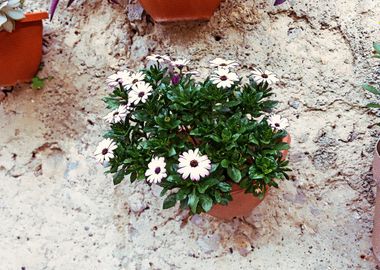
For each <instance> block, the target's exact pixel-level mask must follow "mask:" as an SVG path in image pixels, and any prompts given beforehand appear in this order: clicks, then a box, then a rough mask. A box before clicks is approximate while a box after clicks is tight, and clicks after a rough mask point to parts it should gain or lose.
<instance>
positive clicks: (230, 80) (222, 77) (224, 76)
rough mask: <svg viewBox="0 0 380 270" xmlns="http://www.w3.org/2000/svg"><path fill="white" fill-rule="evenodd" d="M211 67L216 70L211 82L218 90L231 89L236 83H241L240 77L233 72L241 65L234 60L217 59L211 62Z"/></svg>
mask: <svg viewBox="0 0 380 270" xmlns="http://www.w3.org/2000/svg"><path fill="white" fill-rule="evenodd" d="M210 66H211V67H213V68H216V70H215V71H214V72H213V73H212V74H211V76H210V80H211V82H212V83H213V84H215V85H216V87H218V88H230V87H231V86H232V85H234V84H235V83H236V82H238V81H239V76H238V75H237V74H236V73H235V72H233V71H231V70H232V69H233V68H235V67H237V66H239V64H238V63H237V62H235V61H233V60H225V59H222V58H216V59H214V60H212V61H210Z"/></svg>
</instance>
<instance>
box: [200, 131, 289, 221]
mask: <svg viewBox="0 0 380 270" xmlns="http://www.w3.org/2000/svg"><path fill="white" fill-rule="evenodd" d="M282 141H283V142H286V143H290V141H291V139H290V136H289V135H288V136H286V137H285V138H284V139H283V140H282ZM282 155H283V158H284V159H285V158H286V156H287V155H288V150H284V151H282ZM231 195H232V201H230V202H229V203H228V204H227V205H221V204H216V205H214V206H213V207H212V208H211V210H210V211H209V212H207V214H209V215H211V216H214V217H217V218H221V219H226V220H231V219H233V218H234V217H246V216H248V215H249V214H250V213H251V212H252V210H253V209H255V208H256V207H257V206H258V205H259V204H260V203H261V202H262V200H260V199H259V198H257V197H256V196H253V194H252V193H245V190H244V189H242V188H240V187H239V185H237V184H235V183H234V184H232V191H231Z"/></svg>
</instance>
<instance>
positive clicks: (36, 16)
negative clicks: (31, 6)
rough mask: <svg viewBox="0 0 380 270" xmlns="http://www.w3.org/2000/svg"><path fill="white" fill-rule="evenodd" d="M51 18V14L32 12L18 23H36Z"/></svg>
mask: <svg viewBox="0 0 380 270" xmlns="http://www.w3.org/2000/svg"><path fill="white" fill-rule="evenodd" d="M48 18H49V13H47V12H45V11H42V12H30V13H26V14H25V18H24V19H22V20H20V21H18V22H20V23H27V22H35V21H42V20H44V19H48Z"/></svg>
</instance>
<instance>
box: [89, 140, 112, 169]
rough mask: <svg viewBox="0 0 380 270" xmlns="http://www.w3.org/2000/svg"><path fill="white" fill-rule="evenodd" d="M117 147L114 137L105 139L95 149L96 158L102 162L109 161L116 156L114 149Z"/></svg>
mask: <svg viewBox="0 0 380 270" xmlns="http://www.w3.org/2000/svg"><path fill="white" fill-rule="evenodd" d="M116 148H117V145H116V143H115V142H114V141H113V140H112V139H104V140H103V141H101V142H100V143H99V145H98V147H97V148H96V150H95V153H94V154H95V158H96V159H97V160H98V161H99V162H100V163H102V164H103V163H104V162H105V161H106V162H108V161H109V160H110V159H111V158H114V156H115V155H114V154H113V151H114V150H115V149H116Z"/></svg>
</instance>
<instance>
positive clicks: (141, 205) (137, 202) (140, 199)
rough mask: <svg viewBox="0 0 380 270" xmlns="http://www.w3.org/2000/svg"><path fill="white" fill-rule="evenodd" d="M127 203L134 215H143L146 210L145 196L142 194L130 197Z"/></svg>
mask: <svg viewBox="0 0 380 270" xmlns="http://www.w3.org/2000/svg"><path fill="white" fill-rule="evenodd" d="M127 203H128V206H129V208H130V209H131V211H132V212H134V213H141V212H142V211H144V209H145V208H146V203H145V202H144V196H143V195H142V194H141V193H134V194H133V195H132V196H130V197H128V198H127Z"/></svg>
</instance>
